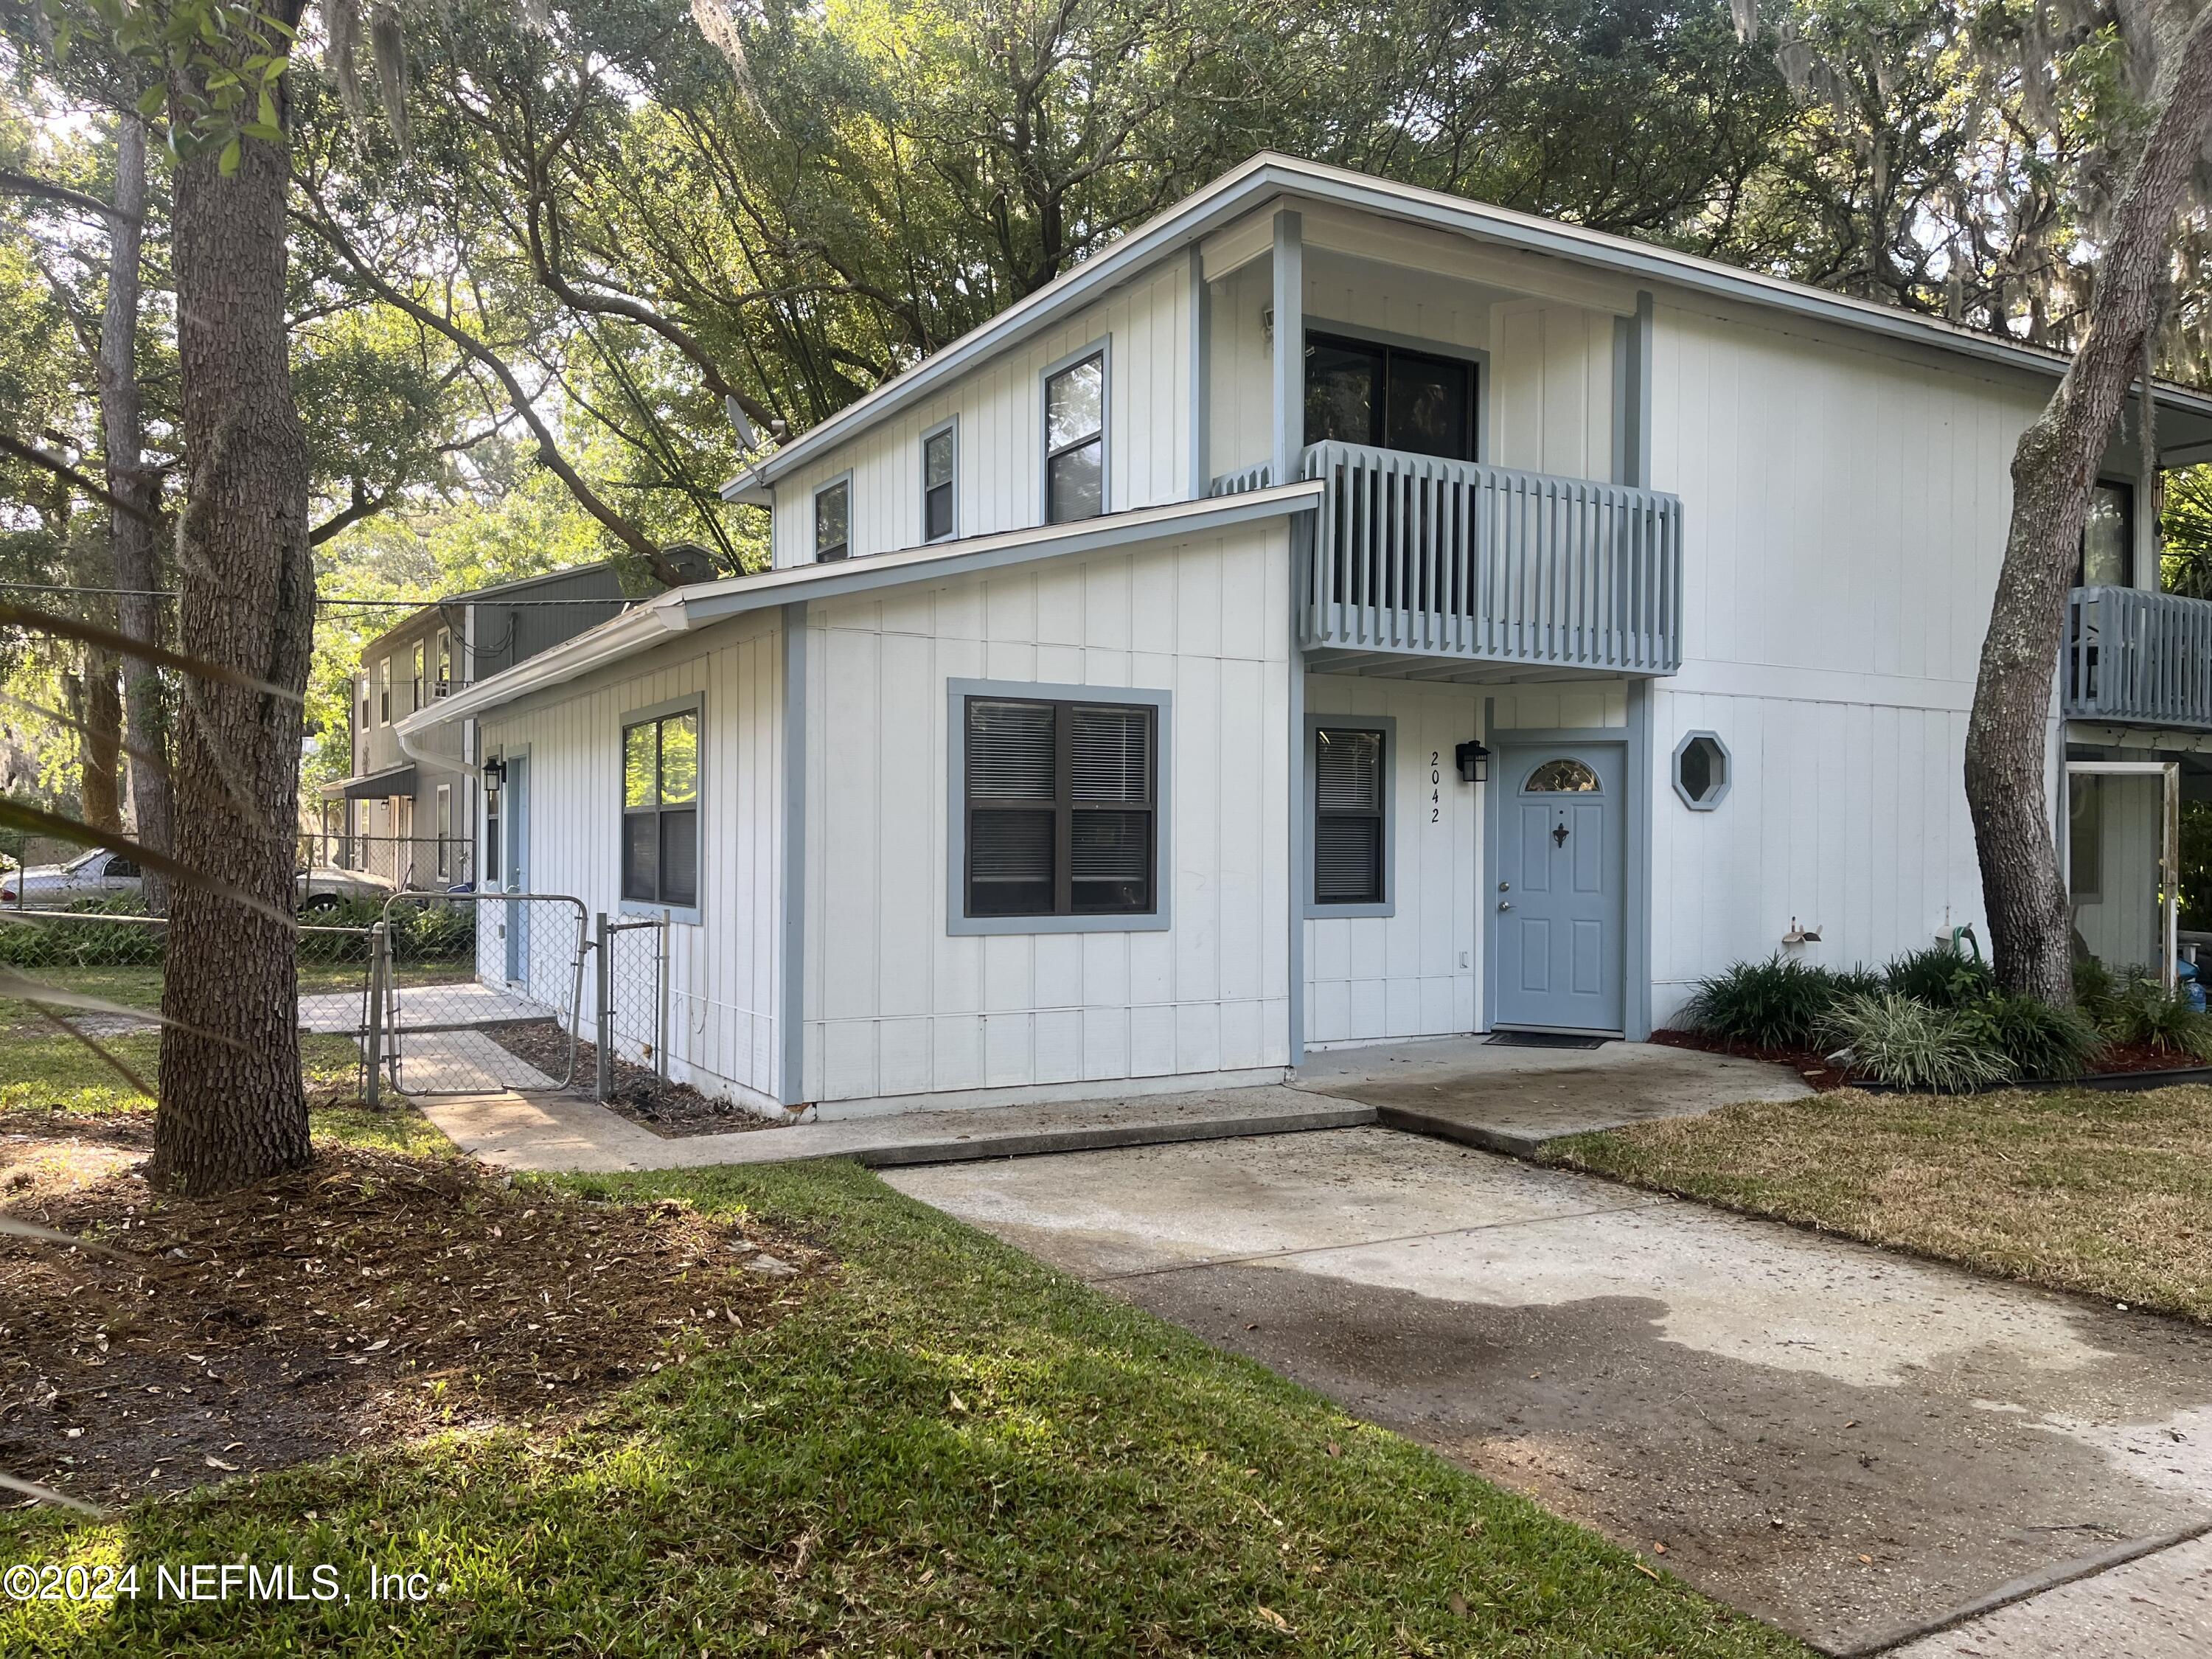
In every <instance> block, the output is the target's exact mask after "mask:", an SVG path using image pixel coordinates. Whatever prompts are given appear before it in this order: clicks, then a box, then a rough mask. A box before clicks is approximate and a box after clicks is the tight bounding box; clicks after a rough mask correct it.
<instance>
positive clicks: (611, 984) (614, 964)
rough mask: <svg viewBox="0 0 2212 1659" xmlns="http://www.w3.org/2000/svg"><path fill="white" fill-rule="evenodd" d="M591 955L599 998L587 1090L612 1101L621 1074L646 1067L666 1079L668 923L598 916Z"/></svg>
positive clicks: (621, 1079)
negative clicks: (589, 1081) (595, 965)
mask: <svg viewBox="0 0 2212 1659" xmlns="http://www.w3.org/2000/svg"><path fill="white" fill-rule="evenodd" d="M592 932H593V933H594V935H595V936H596V937H595V938H594V939H593V940H592V954H593V957H594V959H595V961H596V963H597V964H598V972H597V974H596V975H595V978H596V983H597V986H598V990H599V994H598V996H597V997H596V998H595V999H594V1000H593V1004H592V1006H593V1008H594V1010H595V1011H596V1015H595V1018H593V1019H592V1035H593V1036H594V1037H595V1038H599V1039H601V1040H600V1041H598V1042H595V1043H594V1045H593V1054H592V1059H593V1064H592V1072H593V1077H592V1093H593V1094H594V1095H595V1096H596V1097H598V1098H599V1099H601V1100H611V1099H613V1098H614V1096H615V1093H616V1090H617V1085H618V1084H619V1083H621V1082H623V1081H624V1080H625V1079H623V1073H625V1072H629V1071H630V1070H631V1069H632V1068H644V1067H648V1066H649V1067H651V1068H652V1071H653V1075H654V1076H655V1077H659V1078H665V1077H666V1076H667V1075H668V923H667V922H666V921H664V920H662V919H661V918H659V917H657V916H656V917H653V918H652V919H650V920H647V921H609V920H608V919H607V917H606V915H605V913H604V912H602V913H601V914H600V915H599V916H598V917H596V918H595V919H594V921H593V923H592Z"/></svg>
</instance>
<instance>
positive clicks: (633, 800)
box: [622, 708, 699, 909]
mask: <svg viewBox="0 0 2212 1659" xmlns="http://www.w3.org/2000/svg"><path fill="white" fill-rule="evenodd" d="M622 738H623V836H622V896H623V897H624V898H626V899H629V900H631V901H632V902H635V903H639V904H666V905H671V906H674V907H677V908H683V909H689V908H690V907H692V906H693V905H696V904H697V903H698V902H699V711H698V710H696V708H693V709H686V710H684V712H683V713H682V714H663V715H661V716H660V717H659V718H658V719H655V720H640V721H639V722H637V723H636V724H635V725H634V726H623V734H622Z"/></svg>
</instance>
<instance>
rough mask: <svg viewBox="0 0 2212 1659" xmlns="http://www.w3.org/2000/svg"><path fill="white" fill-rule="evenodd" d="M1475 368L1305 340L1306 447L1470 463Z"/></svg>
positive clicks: (1421, 354)
mask: <svg viewBox="0 0 2212 1659" xmlns="http://www.w3.org/2000/svg"><path fill="white" fill-rule="evenodd" d="M1474 382H1475V366H1474V363H1473V362H1469V361H1468V360H1467V359H1465V358H1460V357H1442V356H1435V355H1433V354H1431V353H1429V352H1425V351H1408V350H1406V349H1403V348H1402V347H1399V346H1391V345H1382V344H1378V343H1375V342H1373V341H1369V340H1354V339H1348V338H1346V337H1343V336H1341V335H1335V334H1318V333H1314V332H1311V331H1309V332H1308V333H1307V335H1306V441H1307V442H1308V443H1310V444H1318V443H1328V442H1332V441H1334V442H1336V443H1347V444H1366V445H1370V446H1372V447H1376V448H1381V449H1401V450H1405V451H1407V452H1408V453H1412V454H1416V455H1441V456H1443V457H1444V458H1445V459H1449V460H1455V461H1471V460H1473V459H1475V453H1474V452H1475V416H1474V410H1475V403H1474V398H1475V383H1474Z"/></svg>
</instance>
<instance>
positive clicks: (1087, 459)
mask: <svg viewBox="0 0 2212 1659" xmlns="http://www.w3.org/2000/svg"><path fill="white" fill-rule="evenodd" d="M1105 510H1106V349H1105V348H1104V347H1103V346H1101V347H1100V348H1099V349H1097V350H1096V351H1093V352H1091V353H1090V354H1089V355H1088V356H1085V357H1083V358H1081V359H1079V360H1078V361H1077V362H1072V363H1070V364H1068V365H1067V366H1066V368H1060V369H1055V370H1054V372H1053V373H1052V374H1048V375H1047V376H1046V377H1045V382H1044V519H1045V522H1046V523H1047V524H1066V523H1067V522H1069V521H1070V520H1075V519H1095V518H1097V516H1098V515H1099V514H1100V513H1103V512H1104V511H1105Z"/></svg>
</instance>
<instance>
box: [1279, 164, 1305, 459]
mask: <svg viewBox="0 0 2212 1659" xmlns="http://www.w3.org/2000/svg"><path fill="white" fill-rule="evenodd" d="M1273 301H1274V306H1273V312H1274V319H1275V339H1274V347H1273V356H1274V387H1275V398H1274V403H1275V409H1274V416H1275V447H1274V468H1275V471H1274V478H1273V482H1274V483H1279V484H1285V483H1291V482H1292V481H1293V480H1295V479H1296V478H1297V476H1298V463H1299V459H1300V457H1301V455H1302V454H1303V453H1304V449H1305V442H1306V431H1305V427H1306V316H1305V311H1306V281H1305V216H1304V215H1303V214H1301V213H1299V212H1298V211H1297V210H1296V209H1295V208H1278V209H1276V210H1275V258H1274V295H1273Z"/></svg>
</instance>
